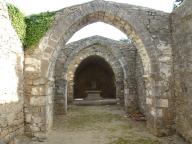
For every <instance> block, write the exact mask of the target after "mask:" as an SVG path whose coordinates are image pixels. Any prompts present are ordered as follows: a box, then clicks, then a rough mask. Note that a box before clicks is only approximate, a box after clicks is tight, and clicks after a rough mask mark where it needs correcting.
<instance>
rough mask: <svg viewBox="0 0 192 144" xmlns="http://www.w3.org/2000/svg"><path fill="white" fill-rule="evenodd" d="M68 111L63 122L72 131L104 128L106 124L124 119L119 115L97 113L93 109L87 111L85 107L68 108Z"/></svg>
mask: <svg viewBox="0 0 192 144" xmlns="http://www.w3.org/2000/svg"><path fill="white" fill-rule="evenodd" d="M69 111H70V112H69V115H67V117H66V119H65V120H64V125H65V126H66V127H67V128H68V129H72V130H73V129H78V128H85V127H87V128H88V127H91V128H99V127H105V126H106V125H107V124H108V123H111V122H113V121H119V120H123V119H124V117H123V116H121V115H120V114H113V113H110V112H106V111H99V112H97V111H95V110H94V108H93V109H89V110H87V109H86V108H85V107H78V108H76V107H70V108H69ZM70 113H71V114H70ZM121 126H122V125H121Z"/></svg>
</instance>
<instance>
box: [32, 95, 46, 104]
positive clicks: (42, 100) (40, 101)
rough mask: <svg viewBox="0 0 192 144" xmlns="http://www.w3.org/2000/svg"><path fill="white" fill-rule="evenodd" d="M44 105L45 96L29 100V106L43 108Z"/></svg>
mask: <svg viewBox="0 0 192 144" xmlns="http://www.w3.org/2000/svg"><path fill="white" fill-rule="evenodd" d="M45 104H46V96H39V97H31V98H30V105H32V106H43V105H45Z"/></svg>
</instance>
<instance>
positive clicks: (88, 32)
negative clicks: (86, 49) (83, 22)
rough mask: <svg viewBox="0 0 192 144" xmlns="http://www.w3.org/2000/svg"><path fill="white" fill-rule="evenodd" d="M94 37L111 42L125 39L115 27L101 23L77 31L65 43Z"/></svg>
mask: <svg viewBox="0 0 192 144" xmlns="http://www.w3.org/2000/svg"><path fill="white" fill-rule="evenodd" d="M94 35H99V36H103V37H106V38H110V39H113V40H120V39H127V36H126V35H125V34H124V33H123V32H121V31H120V30H119V29H117V28H116V27H114V26H112V25H109V24H106V23H103V22H96V23H93V24H90V25H88V26H85V27H84V28H82V29H80V30H79V31H77V32H76V33H75V34H74V35H73V36H72V37H71V39H70V40H69V41H68V42H67V43H71V42H74V41H78V40H80V39H83V38H87V37H91V36H94Z"/></svg>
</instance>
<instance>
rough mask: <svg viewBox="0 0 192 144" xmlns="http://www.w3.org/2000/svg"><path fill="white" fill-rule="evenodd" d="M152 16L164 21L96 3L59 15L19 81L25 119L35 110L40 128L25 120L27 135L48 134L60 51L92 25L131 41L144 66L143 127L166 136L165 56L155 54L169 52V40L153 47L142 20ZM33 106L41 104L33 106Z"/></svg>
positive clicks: (142, 10) (131, 9)
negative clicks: (115, 31)
mask: <svg viewBox="0 0 192 144" xmlns="http://www.w3.org/2000/svg"><path fill="white" fill-rule="evenodd" d="M155 13H158V16H161V15H162V16H166V14H164V13H162V12H157V11H154V10H151V9H145V8H142V7H137V6H132V5H126V4H119V3H114V2H105V1H102V0H99V1H92V2H89V3H85V4H82V5H77V6H73V7H69V8H65V9H62V10H59V11H58V12H57V14H56V17H55V22H54V24H53V26H52V28H51V29H50V30H49V32H48V33H47V34H46V36H45V37H44V38H43V39H42V40H41V42H40V44H39V46H38V47H37V48H36V49H35V51H34V52H33V53H32V54H30V55H28V54H26V60H25V77H27V78H28V79H27V80H26V81H25V83H26V85H25V95H26V97H27V98H26V105H28V106H27V107H26V109H27V113H26V115H27V114H32V115H33V116H34V118H35V117H39V116H36V114H35V113H36V111H37V113H38V111H40V112H39V115H41V117H40V119H41V123H38V122H36V121H31V122H30V123H28V124H27V127H30V129H31V132H32V134H33V135H37V134H38V133H37V132H34V131H33V130H32V128H31V127H33V126H34V125H35V127H37V128H39V129H42V130H40V132H46V131H48V130H49V128H50V127H51V125H52V113H53V106H52V105H53V101H52V99H53V95H54V94H53V87H54V68H55V63H56V59H57V56H58V54H59V52H60V50H61V48H62V47H63V46H64V45H65V43H66V42H67V41H68V40H69V39H70V38H71V36H72V35H73V34H74V33H75V32H76V31H78V30H79V29H81V28H82V27H84V26H86V25H88V24H90V23H93V22H96V21H102V22H105V23H108V24H111V25H113V26H115V27H117V28H119V29H120V30H121V31H123V32H124V33H125V34H127V35H128V36H129V37H130V38H131V39H132V41H133V42H134V44H135V46H136V48H137V50H138V52H139V54H140V55H141V59H142V62H143V65H144V76H143V77H144V78H145V83H146V89H147V91H146V94H147V98H146V103H147V106H148V113H147V120H148V127H149V128H150V129H151V131H153V133H154V134H156V135H161V134H162V133H165V131H166V133H169V130H170V129H171V125H172V122H173V118H172V116H171V115H170V113H171V111H170V109H168V107H169V105H168V99H169V98H171V96H170V95H171V94H170V91H169V90H168V91H165V90H164V88H165V87H167V86H168V87H170V86H169V85H170V84H169V82H170V73H171V66H170V65H169V63H170V62H171V54H170V53H169V54H170V55H169V54H168V56H167V57H166V58H167V59H166V58H164V57H163V56H161V55H160V53H161V52H162V53H164V50H165V49H166V50H168V51H170V46H169V45H167V43H168V42H167V41H169V40H167V41H166V40H165V41H166V42H165V43H164V42H162V43H161V41H160V40H159V43H155V42H154V40H153V38H154V37H160V36H159V35H160V33H157V34H154V32H151V31H152V30H151V29H150V28H148V27H149V25H150V24H148V19H151V18H149V17H154V16H155V15H154V14H155ZM146 17H147V19H146ZM159 19H160V20H161V18H159ZM167 19H168V18H167ZM163 26H164V25H163ZM159 29H160V28H159ZM159 29H158V30H159ZM161 31H162V30H161ZM163 32H164V31H163ZM152 33H153V34H152ZM168 37H169V36H168ZM161 39H163V38H161ZM166 52H167V51H166ZM167 63H168V64H167ZM161 66H163V68H161ZM167 79H168V80H167ZM36 101H41V102H40V103H38V104H37V103H35V102H36ZM42 114H43V115H44V116H42ZM166 115H169V118H168V119H166V118H165V117H166ZM42 123H43V125H42ZM166 125H167V126H166Z"/></svg>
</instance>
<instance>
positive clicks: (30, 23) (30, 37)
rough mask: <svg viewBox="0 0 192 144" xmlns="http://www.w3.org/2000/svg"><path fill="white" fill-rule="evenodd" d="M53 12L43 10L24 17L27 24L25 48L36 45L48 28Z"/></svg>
mask: <svg viewBox="0 0 192 144" xmlns="http://www.w3.org/2000/svg"><path fill="white" fill-rule="evenodd" d="M54 15H55V12H44V13H40V14H35V15H31V16H29V17H26V18H25V22H26V25H27V28H26V38H25V48H27V49H30V48H34V47H35V46H37V45H38V43H39V41H40V39H41V38H42V37H43V36H44V35H45V33H46V32H47V31H48V30H49V28H50V26H51V25H52V22H53V20H54Z"/></svg>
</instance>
